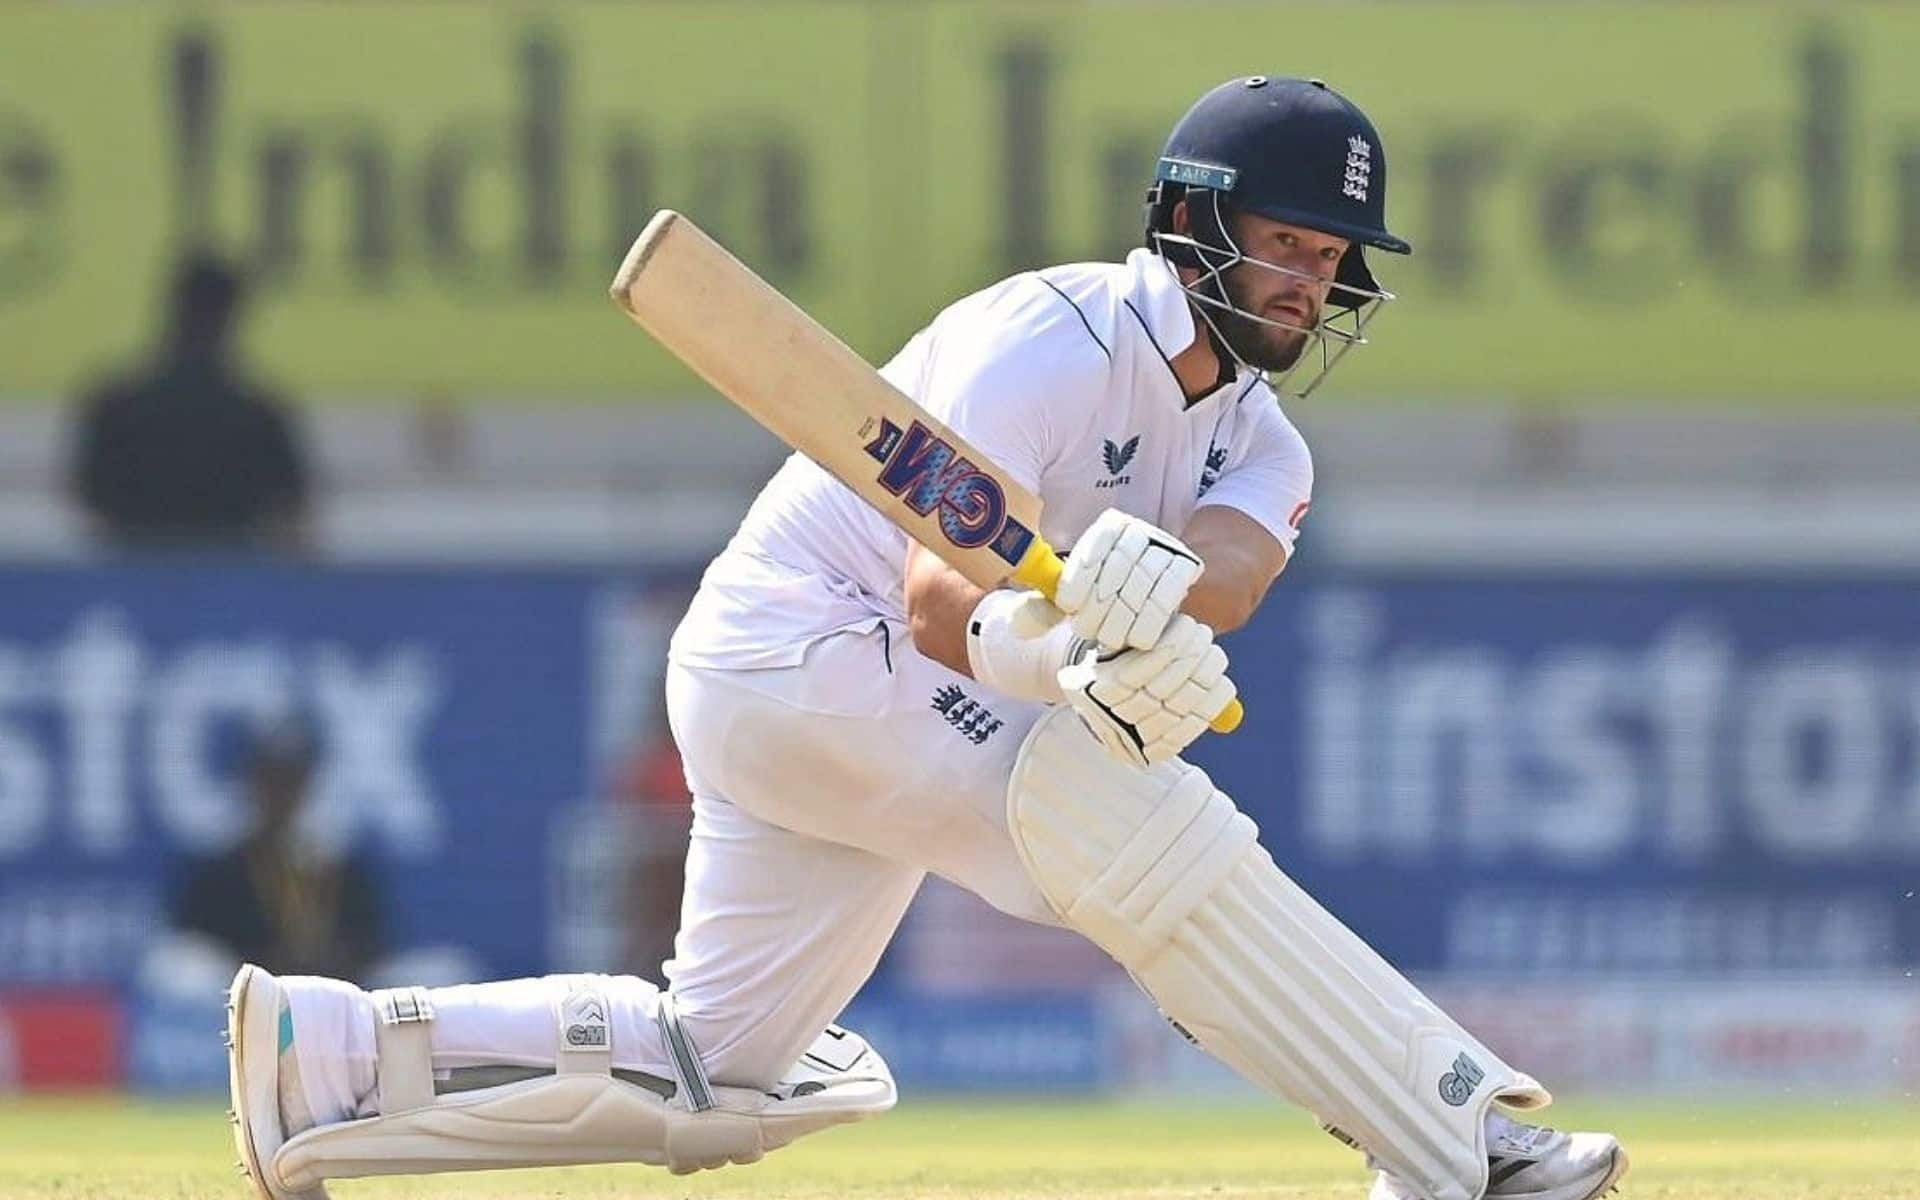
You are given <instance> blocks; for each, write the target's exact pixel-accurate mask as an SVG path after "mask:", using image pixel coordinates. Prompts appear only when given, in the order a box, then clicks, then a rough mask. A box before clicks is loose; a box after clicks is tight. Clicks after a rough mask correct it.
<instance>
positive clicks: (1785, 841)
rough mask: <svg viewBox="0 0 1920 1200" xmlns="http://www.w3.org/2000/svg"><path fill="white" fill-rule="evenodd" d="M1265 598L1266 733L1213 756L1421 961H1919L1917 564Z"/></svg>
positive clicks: (1322, 875) (1530, 969)
mask: <svg viewBox="0 0 1920 1200" xmlns="http://www.w3.org/2000/svg"><path fill="white" fill-rule="evenodd" d="M1289 585H1292V586H1289ZM1303 585H1304V586H1303ZM1282 593H1284V594H1282ZM1269 609H1277V611H1269V612H1267V613H1264V614H1263V616H1262V619H1261V620H1260V621H1259V622H1258V623H1257V624H1256V625H1255V626H1254V627H1252V628H1250V629H1248V630H1247V631H1245V632H1244V633H1242V634H1241V635H1239V636H1237V637H1235V638H1234V639H1232V640H1231V641H1230V642H1229V643H1228V647H1229V652H1230V653H1231V654H1232V656H1233V662H1234V668H1233V670H1234V674H1235V675H1236V677H1237V678H1238V679H1240V680H1241V690H1242V692H1243V693H1245V694H1246V695H1247V696H1248V698H1249V704H1248V711H1249V714H1250V715H1249V718H1248V721H1247V727H1246V730H1245V731H1244V732H1243V733H1242V734H1240V735H1238V736H1235V737H1231V738H1209V739H1204V744H1203V745H1201V746H1199V747H1198V748H1197V752H1196V757H1197V759H1198V760H1199V761H1201V762H1202V763H1203V764H1204V765H1207V766H1208V767H1209V768H1210V769H1212V770H1213V771H1214V772H1215V775H1216V779H1217V780H1218V781H1219V782H1220V783H1221V784H1222V785H1223V786H1224V787H1225V788H1226V789H1227V790H1228V791H1229V792H1230V794H1232V795H1233V796H1235V798H1236V799H1237V800H1239V801H1240V803H1241V805H1242V806H1243V807H1244V808H1246V809H1247V810H1248V811H1249V812H1251V813H1253V814H1254V815H1255V817H1256V819H1258V820H1259V821H1260V822H1261V825H1262V830H1263V840H1264V842H1265V844H1266V845H1267V846H1268V847H1269V848H1270V849H1271V850H1272V851H1273V853H1274V855H1275V857H1276V858H1277V859H1278V860H1279V861H1280V862H1281V863H1282V864H1283V865H1284V866H1285V867H1286V868H1287V869H1288V870H1289V871H1290V872H1291V873H1293V874H1294V875H1295V876H1296V878H1298V880H1299V881H1300V882H1301V883H1302V884H1303V885H1304V886H1305V887H1307V888H1308V889H1309V890H1310V891H1312V892H1314V893H1315V894H1316V895H1318V896H1319V897H1320V898H1321V899H1322V900H1323V901H1324V902H1325V903H1326V904H1327V905H1328V906H1329V907H1331V908H1332V909H1333V910H1334V911H1335V912H1337V913H1339V914H1340V915H1341V916H1342V917H1343V918H1345V919H1346V920H1347V921H1348V922H1349V923H1350V924H1352V925H1353V926H1354V927H1355V928H1356V929H1357V930H1358V931H1359V932H1361V933H1362V934H1363V935H1365V936H1366V937H1367V938H1368V939H1369V940H1370V941H1372V942H1373V943H1374V944H1375V945H1377V946H1378V947H1379V948H1380V949H1381V950H1382V951H1383V952H1384V953H1386V954H1387V955H1388V956H1389V957H1390V958H1392V959H1393V960H1394V961H1396V962H1397V963H1399V964H1400V965H1402V966H1403V967H1405V968H1408V969H1414V970H1452V971H1471V972H1522V973H1550V974H1565V973H1569V972H1605V973H1609V974H1633V973H1643V972H1653V973H1673V972H1682V973H1720V972H1729V971H1743V972H1744V971H1755V970H1761V971H1773V970H1801V969H1807V970H1819V971H1855V970H1875V969H1884V968H1887V967H1892V966H1900V965H1909V966H1910V965H1912V964H1914V963H1916V962H1920V902H1917V901H1916V899H1915V890H1916V888H1920V581H1914V580H1900V579H1880V580H1868V579H1853V580H1819V581H1763V580H1754V579H1722V580H1689V579H1676V578H1632V579H1606V580H1599V579H1528V578H1511V577H1502V578H1495V579H1487V580H1442V579H1433V578H1427V577H1417V578H1404V579H1393V578H1372V579H1344V580H1336V581H1325V580H1289V581H1287V583H1286V584H1283V585H1281V587H1279V588H1277V589H1276V596H1275V597H1274V599H1273V600H1272V601H1270V602H1269Z"/></svg>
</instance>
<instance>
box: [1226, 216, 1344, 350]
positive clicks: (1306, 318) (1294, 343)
mask: <svg viewBox="0 0 1920 1200" xmlns="http://www.w3.org/2000/svg"><path fill="white" fill-rule="evenodd" d="M1229 223H1230V226H1231V232H1232V234H1233V239H1234V242H1235V244H1237V245H1238V246H1239V247H1240V250H1241V252H1242V253H1244V254H1245V255H1246V256H1247V257H1248V258H1250V259H1253V260H1255V262H1257V263H1266V264H1268V265H1270V266H1274V267H1279V268H1281V269H1280V270H1277V271H1268V270H1262V269H1261V268H1260V267H1259V266H1255V265H1250V264H1242V265H1240V266H1238V267H1235V268H1234V269H1233V270H1231V271H1228V272H1226V273H1225V283H1226V291H1227V300H1228V302H1229V303H1231V304H1232V305H1233V306H1234V307H1235V308H1236V309H1239V310H1240V311H1239V313H1223V314H1220V315H1221V316H1222V317H1223V318H1225V319H1224V320H1223V321H1222V322H1221V325H1222V329H1221V332H1222V334H1223V335H1225V336H1226V337H1227V339H1228V341H1229V342H1230V343H1231V344H1232V345H1233V348H1234V350H1235V351H1236V352H1238V353H1239V355H1240V356H1241V357H1242V358H1244V359H1246V360H1247V362H1248V363H1249V364H1250V365H1252V366H1255V367H1258V368H1260V369H1261V370H1263V371H1284V370H1286V369H1287V368H1288V367H1291V366H1292V365H1293V364H1294V363H1295V362H1298V361H1299V359H1300V355H1301V353H1302V352H1303V351H1304V350H1305V349H1306V348H1307V344H1308V342H1309V341H1311V340H1312V337H1313V333H1312V331H1313V329H1314V328H1315V326H1317V325H1318V324H1319V323H1320V314H1321V312H1322V310H1324V309H1325V307H1326V303H1327V293H1328V292H1329V290H1330V288H1331V285H1332V282H1333V274H1334V271H1335V270H1337V269H1338V268H1339V266H1340V256H1341V255H1343V254H1345V253H1346V252H1347V239H1345V238H1341V237H1335V236H1333V235H1332V234H1327V233H1320V232H1318V231H1317V230H1312V229H1308V228H1306V227H1304V226H1301V225H1289V224H1287V223H1286V222H1285V221H1275V220H1272V219H1270V218H1267V217H1261V216H1255V215H1253V214H1252V213H1236V214H1234V215H1233V216H1232V217H1230V218H1229ZM1243 313H1244V314H1251V316H1253V317H1257V318H1260V319H1259V320H1249V319H1248V317H1246V316H1242V315H1241V314H1243ZM1267 322H1271V323H1270V324H1269V323H1267ZM1228 326H1231V329H1229V328H1228Z"/></svg>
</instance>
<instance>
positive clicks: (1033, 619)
mask: <svg viewBox="0 0 1920 1200" xmlns="http://www.w3.org/2000/svg"><path fill="white" fill-rule="evenodd" d="M1091 645H1092V643H1090V642H1088V641H1086V640H1085V639H1083V638H1080V637H1077V636H1075V634H1074V632H1073V628H1072V627H1071V626H1070V625H1068V624H1067V615H1066V614H1065V613H1063V612H1061V611H1060V610H1059V609H1057V608H1055V607H1054V606H1053V605H1052V604H1051V603H1049V602H1048V600H1047V598H1046V597H1045V596H1042V595H1041V594H1040V593H1039V592H1015V591H1008V590H1005V589H1001V590H998V591H992V592H988V593H987V594H986V595H985V596H983V597H981V599H980V603H979V604H978V605H976V606H975V608H974V610H973V614H972V615H971V616H969V617H968V618H967V664H968V665H969V666H970V667H972V668H973V677H974V678H975V679H977V680H979V681H980V682H981V683H984V684H986V685H987V686H988V687H991V688H993V689H995V690H996V691H1000V692H1004V693H1005V694H1007V695H1009V696H1012V697H1014V698H1016V699H1019V700H1038V701H1039V702H1040V703H1042V704H1059V703H1061V702H1062V701H1064V700H1065V699H1066V697H1065V696H1064V695H1062V694H1061V693H1060V672H1061V670H1062V669H1063V668H1065V667H1066V666H1067V665H1068V664H1069V663H1071V662H1073V660H1074V659H1076V658H1079V657H1080V655H1081V654H1082V653H1083V652H1084V651H1086V650H1087V649H1088V648H1089V647H1090V646H1091Z"/></svg>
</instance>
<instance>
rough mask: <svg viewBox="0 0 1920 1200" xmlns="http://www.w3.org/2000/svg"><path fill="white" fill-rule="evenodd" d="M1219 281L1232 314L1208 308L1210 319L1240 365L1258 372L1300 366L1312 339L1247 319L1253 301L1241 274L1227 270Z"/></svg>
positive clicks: (1238, 271) (1289, 330)
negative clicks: (1297, 364)
mask: <svg viewBox="0 0 1920 1200" xmlns="http://www.w3.org/2000/svg"><path fill="white" fill-rule="evenodd" d="M1221 281H1222V282H1223V283H1224V284H1225V285H1226V294H1225V296H1224V297H1222V298H1223V299H1225V300H1226V302H1227V303H1228V304H1229V305H1231V306H1232V311H1225V310H1222V309H1218V308H1212V307H1211V306H1209V315H1210V316H1212V317H1213V322H1214V325H1215V327H1216V328H1217V330H1218V331H1219V334H1220V339H1221V340H1222V341H1224V342H1225V343H1226V344H1227V349H1229V350H1231V351H1233V353H1234V356H1235V357H1237V358H1239V360H1240V361H1241V362H1243V363H1246V364H1247V365H1248V366H1250V367H1253V368H1255V369H1256V370H1261V371H1275V372H1278V371H1285V370H1287V369H1288V368H1289V367H1291V366H1293V364H1294V363H1297V362H1299V361H1300V355H1301V354H1303V353H1304V352H1305V351H1306V348H1307V343H1308V342H1309V341H1311V340H1312V335H1311V334H1308V333H1302V332H1300V331H1299V330H1295V329H1282V328H1279V327H1277V326H1274V325H1269V324H1266V323H1264V322H1262V321H1259V320H1257V319H1255V318H1254V317H1252V316H1249V315H1248V314H1249V313H1251V312H1252V311H1253V306H1254V300H1253V298H1252V297H1251V296H1249V295H1248V294H1247V293H1248V292H1249V291H1250V290H1251V289H1250V288H1248V287H1247V286H1246V282H1245V272H1244V270H1233V269H1230V270H1228V271H1227V272H1226V273H1225V274H1224V275H1222V276H1221Z"/></svg>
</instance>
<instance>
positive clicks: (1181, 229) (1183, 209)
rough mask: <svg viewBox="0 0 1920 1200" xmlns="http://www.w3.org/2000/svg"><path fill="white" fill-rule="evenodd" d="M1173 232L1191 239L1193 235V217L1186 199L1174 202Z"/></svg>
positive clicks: (1182, 198)
mask: <svg viewBox="0 0 1920 1200" xmlns="http://www.w3.org/2000/svg"><path fill="white" fill-rule="evenodd" d="M1173 231H1174V232H1175V233H1178V234H1182V235H1185V236H1189V237H1191V236H1192V234H1193V216H1192V214H1191V213H1189V212H1188V211H1187V200H1186V197H1184V196H1183V197H1181V198H1180V199H1179V200H1176V201H1174V205H1173Z"/></svg>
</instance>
